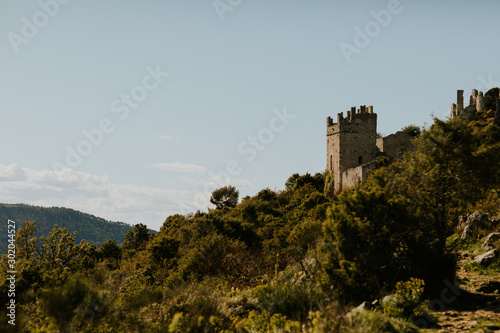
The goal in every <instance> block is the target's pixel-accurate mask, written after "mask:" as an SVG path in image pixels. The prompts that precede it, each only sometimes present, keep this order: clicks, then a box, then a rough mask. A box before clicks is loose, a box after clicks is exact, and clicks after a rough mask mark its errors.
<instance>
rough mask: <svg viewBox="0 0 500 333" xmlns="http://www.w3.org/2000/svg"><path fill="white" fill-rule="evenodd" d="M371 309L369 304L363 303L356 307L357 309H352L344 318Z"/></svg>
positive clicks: (371, 306)
mask: <svg viewBox="0 0 500 333" xmlns="http://www.w3.org/2000/svg"><path fill="white" fill-rule="evenodd" d="M371 309H373V305H372V304H371V303H369V302H363V303H361V304H360V305H358V306H357V307H355V308H353V309H352V310H351V311H349V313H348V314H347V316H346V317H351V316H355V315H357V314H358V313H360V312H363V311H366V310H371Z"/></svg>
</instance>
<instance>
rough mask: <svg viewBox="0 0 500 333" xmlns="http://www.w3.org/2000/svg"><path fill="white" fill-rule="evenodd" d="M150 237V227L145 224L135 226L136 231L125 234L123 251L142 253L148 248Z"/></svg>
mask: <svg viewBox="0 0 500 333" xmlns="http://www.w3.org/2000/svg"><path fill="white" fill-rule="evenodd" d="M149 237H150V234H149V230H148V227H147V226H146V225H145V224H142V223H138V224H136V225H134V229H132V230H130V231H129V232H127V233H126V234H125V241H124V242H123V244H122V249H123V250H124V251H126V252H137V251H142V250H144V249H145V248H146V244H147V243H148V241H149Z"/></svg>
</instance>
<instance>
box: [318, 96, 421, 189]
mask: <svg viewBox="0 0 500 333" xmlns="http://www.w3.org/2000/svg"><path fill="white" fill-rule="evenodd" d="M326 128H327V134H326V136H327V139H326V151H327V156H326V158H327V162H326V169H327V171H330V172H333V174H334V178H335V192H336V193H339V192H341V191H342V189H344V188H347V187H351V186H357V185H358V184H359V183H360V182H361V181H362V180H364V179H366V178H367V176H368V174H369V172H370V171H371V170H373V169H374V168H375V166H376V163H375V159H376V158H377V157H378V156H387V157H389V159H390V160H395V159H397V158H399V157H401V156H402V154H403V152H404V151H406V150H409V149H412V148H413V145H412V143H411V139H412V137H411V136H410V135H408V134H406V133H404V132H397V133H395V134H391V135H389V136H386V137H383V138H377V114H376V113H374V112H373V106H368V107H366V105H362V106H361V107H360V108H359V109H357V110H356V107H352V108H351V110H350V111H347V116H346V117H345V118H344V113H343V112H341V113H339V114H338V115H337V122H336V123H334V122H333V119H332V118H331V117H328V118H327V120H326Z"/></svg>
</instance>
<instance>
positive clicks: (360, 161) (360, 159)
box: [358, 156, 363, 164]
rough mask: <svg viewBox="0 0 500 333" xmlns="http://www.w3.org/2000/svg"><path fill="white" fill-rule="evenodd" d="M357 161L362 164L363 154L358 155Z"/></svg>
mask: <svg viewBox="0 0 500 333" xmlns="http://www.w3.org/2000/svg"><path fill="white" fill-rule="evenodd" d="M358 163H359V164H363V156H359V157H358Z"/></svg>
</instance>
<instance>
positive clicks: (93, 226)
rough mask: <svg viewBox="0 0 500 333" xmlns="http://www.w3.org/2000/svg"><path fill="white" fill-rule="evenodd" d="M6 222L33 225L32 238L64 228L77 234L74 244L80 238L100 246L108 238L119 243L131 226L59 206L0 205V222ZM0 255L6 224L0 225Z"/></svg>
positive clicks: (4, 238)
mask: <svg viewBox="0 0 500 333" xmlns="http://www.w3.org/2000/svg"><path fill="white" fill-rule="evenodd" d="M8 219H10V220H13V221H16V222H17V225H16V226H17V228H21V227H22V226H23V225H24V223H25V222H26V221H34V222H35V223H36V229H37V230H36V233H35V236H37V237H40V236H47V235H48V234H49V232H51V231H52V229H53V228H54V225H55V224H56V225H57V226H59V227H61V228H66V229H67V230H68V231H69V232H71V233H73V232H75V231H76V232H77V235H76V239H75V241H76V242H77V243H80V241H82V240H83V239H85V240H86V241H88V242H89V243H92V244H95V245H96V246H100V245H101V244H102V243H104V242H105V241H107V240H109V239H114V240H116V241H117V242H118V243H119V244H121V243H122V242H123V239H124V237H125V234H126V233H127V232H128V231H130V230H132V226H131V225H129V224H125V223H122V222H110V221H107V220H104V219H102V218H100V217H96V216H94V215H90V214H85V213H82V212H79V211H76V210H74V209H69V208H59V207H51V208H48V207H38V206H30V205H22V204H17V205H10V204H0V221H7V220H8ZM0 235H1V236H3V237H0V253H1V254H5V253H6V249H7V238H6V237H5V236H6V235H7V223H0Z"/></svg>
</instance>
